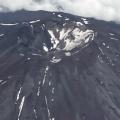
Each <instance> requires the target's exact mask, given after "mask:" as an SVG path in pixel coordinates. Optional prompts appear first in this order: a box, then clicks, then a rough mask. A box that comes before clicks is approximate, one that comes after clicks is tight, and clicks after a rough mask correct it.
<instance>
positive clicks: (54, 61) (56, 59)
mask: <svg viewBox="0 0 120 120" xmlns="http://www.w3.org/2000/svg"><path fill="white" fill-rule="evenodd" d="M50 61H51V62H52V63H58V62H60V61H61V58H55V56H54V57H53V58H52V60H50Z"/></svg>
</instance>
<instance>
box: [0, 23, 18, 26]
mask: <svg viewBox="0 0 120 120" xmlns="http://www.w3.org/2000/svg"><path fill="white" fill-rule="evenodd" d="M0 25H4V26H12V25H18V23H14V24H10V23H9V24H6V23H0Z"/></svg>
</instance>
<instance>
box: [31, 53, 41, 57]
mask: <svg viewBox="0 0 120 120" xmlns="http://www.w3.org/2000/svg"><path fill="white" fill-rule="evenodd" d="M32 55H37V56H41V55H40V54H35V53H32Z"/></svg>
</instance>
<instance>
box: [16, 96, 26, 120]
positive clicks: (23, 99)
mask: <svg viewBox="0 0 120 120" xmlns="http://www.w3.org/2000/svg"><path fill="white" fill-rule="evenodd" d="M24 101H25V96H24V97H23V98H22V101H21V103H20V106H19V114H18V119H19V117H20V115H21V111H22V108H23V105H24Z"/></svg>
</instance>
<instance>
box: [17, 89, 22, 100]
mask: <svg viewBox="0 0 120 120" xmlns="http://www.w3.org/2000/svg"><path fill="white" fill-rule="evenodd" d="M21 89H22V87H20V90H19V91H18V94H17V99H16V101H18V99H19V96H20V92H21Z"/></svg>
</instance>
